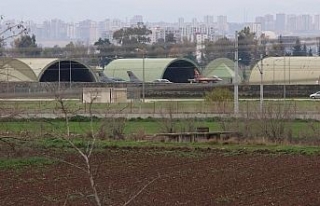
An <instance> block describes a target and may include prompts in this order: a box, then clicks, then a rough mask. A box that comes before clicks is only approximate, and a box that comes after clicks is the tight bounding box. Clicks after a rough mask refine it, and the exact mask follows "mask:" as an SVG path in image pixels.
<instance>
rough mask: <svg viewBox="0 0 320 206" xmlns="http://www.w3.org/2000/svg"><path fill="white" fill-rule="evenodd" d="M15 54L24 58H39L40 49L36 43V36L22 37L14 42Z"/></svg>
mask: <svg viewBox="0 0 320 206" xmlns="http://www.w3.org/2000/svg"><path fill="white" fill-rule="evenodd" d="M13 45H14V48H15V53H16V54H18V55H22V56H24V57H35V56H40V53H41V48H39V47H38V45H37V43H36V36H35V35H34V34H33V35H32V36H30V35H22V36H21V37H20V38H18V39H15V40H14V43H13Z"/></svg>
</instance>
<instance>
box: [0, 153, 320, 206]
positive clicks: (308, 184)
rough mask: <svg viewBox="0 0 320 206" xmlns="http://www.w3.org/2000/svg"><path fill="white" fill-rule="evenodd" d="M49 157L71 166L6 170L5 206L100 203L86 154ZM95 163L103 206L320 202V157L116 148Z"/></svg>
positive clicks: (1, 184)
mask: <svg viewBox="0 0 320 206" xmlns="http://www.w3.org/2000/svg"><path fill="white" fill-rule="evenodd" d="M47 155H49V156H55V157H58V158H59V159H60V160H64V161H66V162H68V163H70V164H68V163H63V162H57V163H55V164H51V165H46V166H41V167H40V166H29V167H27V168H19V169H1V170H0V200H1V203H0V205H2V206H5V205H14V206H20V205H21V206H26V205H30V206H37V205H46V206H50V205H77V206H78V205H95V203H94V199H93V196H92V194H93V192H92V190H91V187H90V183H89V180H88V178H87V176H86V173H85V172H84V171H82V170H81V169H79V168H77V167H75V166H79V167H83V165H84V164H83V160H82V159H81V157H80V156H79V155H77V154H76V153H74V154H70V153H62V154H59V155H58V154H47ZM71 164H72V165H73V166H72V165H71ZM92 166H93V170H94V171H96V169H98V170H97V173H96V174H97V175H96V177H95V180H96V183H97V188H98V193H99V196H100V197H101V201H102V202H103V205H124V204H125V203H126V202H128V201H129V204H128V205H137V206H142V205H161V206H162V205H170V206H171V205H190V206H191V205H192V206H194V205H201V206H202V205H259V206H260V205H288V206H289V205H290V206H293V205H320V156H304V155H292V154H290V155H288V154H268V153H262V152H260V153H259V152H255V153H237V154H234V153H230V152H222V151H218V150H201V151H200V150H199V151H198V150H192V151H191V150H188V149H186V150H183V149H175V150H168V149H117V148H113V149H106V150H105V151H101V152H99V153H95V154H94V155H93V159H92Z"/></svg>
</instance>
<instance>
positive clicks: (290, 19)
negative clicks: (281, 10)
mask: <svg viewBox="0 0 320 206" xmlns="http://www.w3.org/2000/svg"><path fill="white" fill-rule="evenodd" d="M287 30H288V31H289V32H295V31H297V16H296V15H294V14H290V15H288V16H287Z"/></svg>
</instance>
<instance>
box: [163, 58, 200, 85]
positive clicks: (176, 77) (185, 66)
mask: <svg viewBox="0 0 320 206" xmlns="http://www.w3.org/2000/svg"><path fill="white" fill-rule="evenodd" d="M195 67H196V65H194V64H193V63H192V62H189V61H186V60H177V61H175V62H172V63H171V64H170V65H169V66H168V67H167V69H166V71H165V72H164V74H163V77H162V78H163V79H168V80H169V81H171V82H174V83H189V81H188V79H193V78H194V68H195Z"/></svg>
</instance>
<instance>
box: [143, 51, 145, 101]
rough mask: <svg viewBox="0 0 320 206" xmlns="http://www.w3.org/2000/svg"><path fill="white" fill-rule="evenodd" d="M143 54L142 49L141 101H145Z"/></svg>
mask: <svg viewBox="0 0 320 206" xmlns="http://www.w3.org/2000/svg"><path fill="white" fill-rule="evenodd" d="M144 70H145V54H144V50H143V51H142V101H143V102H145V72H144Z"/></svg>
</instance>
